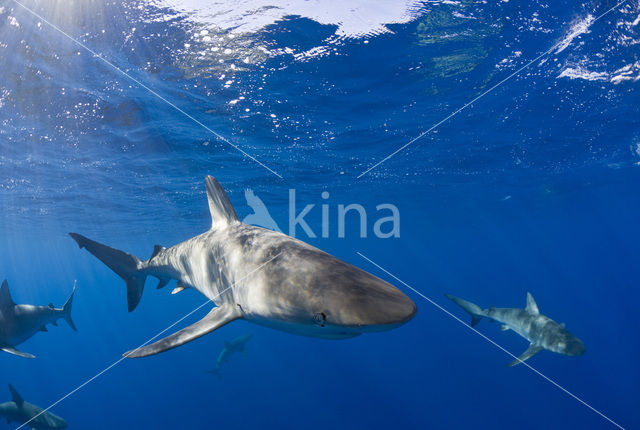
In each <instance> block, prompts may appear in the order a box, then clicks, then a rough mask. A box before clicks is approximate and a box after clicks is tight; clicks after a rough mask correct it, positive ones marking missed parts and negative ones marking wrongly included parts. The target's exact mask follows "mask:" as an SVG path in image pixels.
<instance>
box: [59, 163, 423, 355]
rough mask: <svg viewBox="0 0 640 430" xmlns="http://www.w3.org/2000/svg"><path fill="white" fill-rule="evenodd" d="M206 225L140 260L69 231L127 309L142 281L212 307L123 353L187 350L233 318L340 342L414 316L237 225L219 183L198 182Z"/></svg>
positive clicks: (397, 299) (298, 246) (341, 264)
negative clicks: (111, 275)
mask: <svg viewBox="0 0 640 430" xmlns="http://www.w3.org/2000/svg"><path fill="white" fill-rule="evenodd" d="M205 185H206V191H207V200H208V203H209V211H210V213H211V228H210V229H209V230H208V231H206V232H205V233H202V234H200V235H198V236H195V237H192V238H191V239H188V240H186V241H184V242H182V243H179V244H177V245H174V246H171V247H169V248H165V247H163V246H160V245H156V246H155V247H154V250H153V252H152V254H151V256H150V257H149V258H148V259H146V260H141V259H140V258H138V257H136V256H134V255H132V254H129V253H126V252H124V251H120V250H118V249H115V248H112V247H110V246H107V245H104V244H101V243H99V242H96V241H93V240H91V239H89V238H87V237H85V236H82V235H80V234H77V233H69V234H70V236H71V237H72V238H73V239H74V240H75V241H76V242H77V244H78V246H79V247H80V248H81V249H82V248H84V249H86V250H87V251H89V252H90V253H91V254H93V255H94V256H95V257H97V258H98V259H99V260H101V261H102V262H103V263H104V264H105V265H106V266H108V267H109V268H110V269H112V270H113V271H114V272H115V273H116V274H117V275H118V276H120V277H121V278H122V279H123V280H124V281H125V284H126V286H127V303H128V309H129V311H133V310H134V309H135V308H136V306H137V305H138V303H139V302H140V299H141V297H142V292H143V289H144V286H145V281H146V279H147V277H148V276H152V277H155V278H157V279H158V285H157V288H162V287H164V286H166V285H167V284H168V283H169V282H171V281H172V280H177V285H176V288H175V289H174V290H173V291H172V293H178V292H180V291H183V290H185V289H195V290H196V291H198V292H200V293H201V294H202V295H204V296H205V297H207V298H208V299H209V300H210V301H211V302H213V304H214V305H215V307H214V308H213V309H212V310H211V311H210V312H209V313H208V314H207V315H206V316H205V317H204V318H202V319H201V320H200V321H198V322H196V323H194V324H192V325H190V326H188V327H186V328H184V329H182V330H179V331H177V332H176V333H173V334H171V335H169V336H167V337H165V338H163V339H161V340H159V341H157V342H155V343H152V344H150V345H146V346H144V347H140V348H136V349H134V350H131V351H128V352H126V353H125V354H124V356H125V357H127V358H139V357H146V356H149V355H154V354H158V353H160V352H164V351H167V350H170V349H172V348H176V347H178V346H181V345H184V344H185V343H187V342H191V341H193V340H194V339H197V338H199V337H201V336H204V335H206V334H208V333H211V332H213V331H214V330H217V329H218V328H220V327H222V326H224V325H226V324H228V323H230V322H232V321H235V320H238V319H243V320H246V321H249V322H252V323H255V324H259V325H262V326H266V327H270V328H273V329H277V330H280V331H284V332H288V333H294V334H298V335H302V336H310V337H318V338H325V339H347V338H351V337H354V336H358V335H361V334H363V333H368V332H380V331H384V330H390V329H394V328H396V327H399V326H401V325H402V324H404V323H406V322H408V321H409V320H411V319H412V318H413V316H414V315H415V314H416V312H417V307H416V304H415V303H414V302H413V301H412V300H411V299H410V298H409V297H407V296H406V295H405V294H404V293H403V292H402V291H400V290H399V289H397V288H396V287H394V286H393V285H391V284H389V283H387V282H385V281H383V280H382V279H379V278H377V277H376V276H374V275H372V274H370V273H368V272H365V271H364V270H361V269H359V268H357V267H355V266H352V265H351V264H349V263H346V262H345V261H342V260H340V259H338V258H336V257H334V256H332V255H330V254H328V253H326V252H324V251H321V250H320V249H318V248H315V247H313V246H311V245H309V244H307V243H305V242H302V241H300V240H298V239H296V238H293V237H290V236H287V235H285V234H283V233H280V232H277V231H273V230H268V229H265V228H262V227H257V226H252V225H248V224H245V223H242V222H241V221H240V220H239V219H238V217H237V215H236V212H235V209H234V208H233V205H232V204H231V201H230V200H229V196H228V195H227V193H226V192H225V191H224V189H223V188H222V186H221V185H220V183H219V182H218V181H217V180H216V179H215V178H213V177H212V176H207V177H206V178H205Z"/></svg>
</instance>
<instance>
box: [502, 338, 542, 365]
mask: <svg viewBox="0 0 640 430" xmlns="http://www.w3.org/2000/svg"><path fill="white" fill-rule="evenodd" d="M543 349H544V348H543V347H541V346H538V345H534V344H531V345H529V348H527V350H526V351H525V352H523V353H522V355H521V356H520V357H518V358H516V359H515V360H513V361H512V362H511V363H509V366H508V367H513V366H515V365H516V364H520V363H522V362H523V361H526V360H528V359H530V358H531V357H533V356H534V355H536V354H537V353H539V352H540V351H542V350H543Z"/></svg>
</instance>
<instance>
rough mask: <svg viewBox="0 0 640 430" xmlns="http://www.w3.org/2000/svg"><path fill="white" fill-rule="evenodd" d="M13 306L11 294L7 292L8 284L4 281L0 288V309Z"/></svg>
mask: <svg viewBox="0 0 640 430" xmlns="http://www.w3.org/2000/svg"><path fill="white" fill-rule="evenodd" d="M10 306H15V302H14V301H13V299H12V298H11V293H10V292H9V284H8V283H7V280H6V279H5V280H4V281H3V282H2V287H0V308H5V307H10Z"/></svg>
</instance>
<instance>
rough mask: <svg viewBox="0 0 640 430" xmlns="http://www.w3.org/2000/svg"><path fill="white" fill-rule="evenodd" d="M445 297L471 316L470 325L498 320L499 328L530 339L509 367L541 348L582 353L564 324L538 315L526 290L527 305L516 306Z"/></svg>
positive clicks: (579, 344)
mask: <svg viewBox="0 0 640 430" xmlns="http://www.w3.org/2000/svg"><path fill="white" fill-rule="evenodd" d="M445 295H446V296H447V298H448V299H450V300H452V301H453V302H454V303H455V304H457V305H458V306H460V307H461V308H462V309H464V310H465V311H467V312H468V313H469V314H470V315H471V326H472V327H473V326H475V325H476V324H478V322H480V320H481V319H482V317H486V318H489V319H491V320H494V321H498V322H500V323H502V330H509V329H511V330H513V331H515V332H516V333H518V334H519V335H520V336H522V337H524V338H525V339H527V340H528V341H529V342H530V345H529V348H527V350H526V351H525V352H524V353H523V354H522V355H521V356H520V357H518V358H517V359H515V360H514V361H512V362H511V363H509V367H511V366H515V365H516V364H520V363H522V362H523V361H525V360H527V359H529V358H531V357H533V356H534V355H536V354H537V353H538V352H540V351H542V350H543V349H548V350H549V351H553V352H557V353H560V354H566V355H582V354H584V351H585V347H584V344H583V343H582V341H581V340H580V339H578V338H577V337H575V336H574V335H573V334H571V333H569V331H568V330H567V329H565V327H564V324H558V323H557V322H555V321H554V320H552V319H551V318H549V317H547V316H545V315H542V314H541V313H540V311H539V310H538V305H537V304H536V302H535V300H534V299H533V296H532V295H531V293H527V306H526V307H525V308H524V309H518V308H494V307H493V306H492V307H490V308H489V309H482V308H480V306H478V305H476V304H474V303H471V302H468V301H466V300H463V299H460V298H458V297H455V296H452V295H451V294H445Z"/></svg>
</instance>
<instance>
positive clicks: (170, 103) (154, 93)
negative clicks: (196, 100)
mask: <svg viewBox="0 0 640 430" xmlns="http://www.w3.org/2000/svg"><path fill="white" fill-rule="evenodd" d="M13 1H14V2H15V3H16V4H18V5H19V6H20V7H22V8H23V9H25V10H26V11H27V12H29V13H30V14H32V15H33V16H35V17H36V18H38V19H40V20H41V21H42V22H44V23H46V24H47V25H48V26H50V27H51V28H53V29H54V30H56V31H58V32H59V33H60V34H62V35H63V36H65V37H66V38H67V39H69V40H71V41H72V42H73V43H75V44H76V45H78V46H80V47H81V48H82V49H84V50H86V51H87V52H89V53H90V54H91V55H93V56H94V57H96V58H97V59H99V60H101V61H102V62H104V63H105V64H107V65H108V66H110V67H112V68H113V69H114V70H116V71H118V72H120V73H121V74H122V75H124V76H125V77H127V78H129V79H130V80H131V81H133V82H135V83H136V84H137V85H139V86H140V87H142V88H144V89H145V90H147V91H148V92H149V93H151V94H152V95H154V96H156V97H157V98H158V99H160V100H162V101H163V102H165V103H166V104H168V105H169V106H171V107H172V108H173V109H175V110H176V111H178V112H180V113H181V114H182V115H184V116H185V117H187V118H189V119H190V120H191V121H193V122H195V123H196V124H198V125H199V126H200V127H202V128H203V129H205V130H206V131H208V132H209V133H211V134H213V135H214V136H215V137H216V138H217V139H218V140H220V141H221V142H224V143H226V144H227V145H229V146H231V147H232V148H234V149H235V150H237V151H238V152H240V153H242V155H244V156H246V157H249V158H250V159H252V160H253V161H255V162H256V163H258V164H259V165H261V166H262V167H264V168H265V169H267V170H268V171H269V172H271V173H273V174H274V175H276V176H277V177H278V178H280V179H283V178H282V176H281V175H280V174H279V173H278V172H276V171H275V170H273V169H271V168H270V167H268V166H266V165H265V164H263V163H262V162H261V161H259V160H258V159H257V158H255V157H254V156H252V155H251V154H249V153H247V152H246V151H245V150H243V149H242V148H240V147H239V146H238V145H236V144H234V143H231V142H230V141H229V140H228V139H227V138H225V137H224V136H222V135H221V134H220V133H217V132H215V131H214V130H212V129H211V128H210V127H208V126H207V125H205V124H203V123H202V122H201V121H199V120H197V119H196V118H194V117H193V116H192V115H190V114H188V113H187V112H185V111H184V110H182V109H181V108H179V107H178V106H176V105H175V104H174V103H172V102H170V101H169V100H167V99H166V98H165V97H163V96H161V95H160V94H158V93H157V92H155V91H154V90H152V89H151V88H149V87H148V86H146V85H145V84H143V83H142V82H140V81H139V80H138V79H136V78H134V77H133V76H131V75H130V74H129V73H127V72H125V71H124V70H122V69H121V68H119V67H118V66H116V65H115V64H113V63H112V62H111V61H109V60H107V59H106V58H104V57H103V56H102V55H100V54H98V53H97V52H95V51H93V50H92V49H91V48H89V47H88V46H87V45H85V44H84V43H82V42H80V41H79V40H77V39H75V38H73V37H72V36H70V35H69V34H67V33H65V32H64V30H62V29H61V28H60V27H58V26H57V25H55V24H53V23H52V22H50V21H48V20H47V19H45V18H44V17H42V16H41V15H40V14H38V13H37V12H35V11H34V10H32V9H30V8H28V7H27V6H25V5H23V4H22V3H20V2H19V1H17V0H13Z"/></svg>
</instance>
